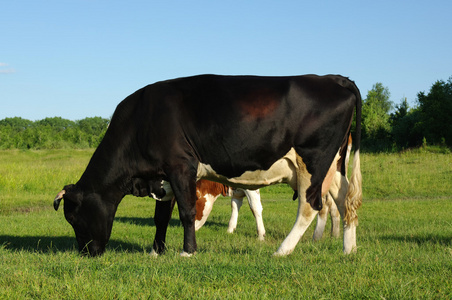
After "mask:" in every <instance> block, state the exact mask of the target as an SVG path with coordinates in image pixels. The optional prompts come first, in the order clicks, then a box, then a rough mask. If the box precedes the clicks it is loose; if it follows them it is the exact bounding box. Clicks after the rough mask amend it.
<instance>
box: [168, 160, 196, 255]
mask: <svg viewBox="0 0 452 300" xmlns="http://www.w3.org/2000/svg"><path fill="white" fill-rule="evenodd" d="M182 169H184V167H183V166H182V167H179V168H178V170H179V171H182ZM171 186H172V188H173V192H174V195H175V197H176V202H177V206H178V208H179V218H180V220H181V222H182V226H183V227H184V246H183V252H182V253H181V255H182V256H191V255H193V254H194V253H195V252H196V249H197V244H196V235H195V218H196V169H193V170H191V169H190V170H185V172H180V173H178V174H176V175H173V176H171Z"/></svg>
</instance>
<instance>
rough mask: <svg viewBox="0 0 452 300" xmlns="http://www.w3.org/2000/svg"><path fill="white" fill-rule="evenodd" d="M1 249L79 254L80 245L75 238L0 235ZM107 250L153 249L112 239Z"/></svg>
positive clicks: (141, 250) (140, 250) (138, 250)
mask: <svg viewBox="0 0 452 300" xmlns="http://www.w3.org/2000/svg"><path fill="white" fill-rule="evenodd" d="M0 248H2V249H6V250H11V251H27V252H33V253H46V254H51V253H57V252H72V251H73V252H78V245H77V241H76V240H75V237H68V236H60V237H48V236H12V235H0ZM107 250H110V251H112V250H113V251H120V252H124V251H127V252H143V251H144V250H146V251H150V250H151V249H150V248H149V249H143V247H142V246H140V245H138V244H133V243H127V242H124V241H120V240H115V239H111V240H110V241H109V242H108V245H107Z"/></svg>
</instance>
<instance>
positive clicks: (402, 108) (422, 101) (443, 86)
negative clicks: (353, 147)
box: [362, 77, 452, 152]
mask: <svg viewBox="0 0 452 300" xmlns="http://www.w3.org/2000/svg"><path fill="white" fill-rule="evenodd" d="M389 99H390V92H389V89H388V88H387V87H384V86H383V84H382V83H376V84H375V85H374V86H373V88H372V89H371V90H370V91H368V93H367V97H366V98H365V99H364V100H363V109H362V129H363V132H362V136H363V139H362V144H363V148H364V150H367V151H372V152H394V151H400V150H404V149H409V148H414V147H421V146H424V147H425V146H427V145H435V146H440V147H442V148H445V149H447V148H451V147H452V77H450V78H449V80H447V81H444V80H438V81H436V82H435V83H434V84H433V85H432V86H431V88H430V91H429V92H428V93H425V92H419V93H418V94H417V99H416V105H415V106H414V107H410V106H409V104H408V101H407V99H406V98H404V99H402V101H401V103H399V104H397V105H395V106H394V104H393V102H392V101H390V100H389Z"/></svg>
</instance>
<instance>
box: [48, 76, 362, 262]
mask: <svg viewBox="0 0 452 300" xmlns="http://www.w3.org/2000/svg"><path fill="white" fill-rule="evenodd" d="M355 109H356V122H357V123H356V137H355V139H354V141H355V144H356V146H355V159H354V163H353V165H354V167H353V169H354V170H353V173H352V176H351V182H350V185H348V180H347V178H346V177H345V167H344V159H343V157H345V152H346V150H347V149H346V148H347V139H348V135H349V133H350V128H351V124H352V120H353V114H354V111H355ZM360 124H361V96H360V93H359V90H358V88H357V87H356V85H355V84H354V83H353V82H352V81H350V80H349V79H347V78H345V77H342V76H338V75H327V76H315V75H305V76H290V77H289V76H287V77H258V76H217V75H200V76H194V77H187V78H179V79H174V80H168V81H162V82H157V83H155V84H151V85H148V86H146V87H144V88H142V89H140V90H138V91H136V92H135V93H133V94H132V95H130V96H128V97H127V98H126V99H125V100H124V101H122V102H121V103H120V104H119V105H118V107H117V108H116V110H115V112H114V115H113V117H112V120H111V123H110V126H109V128H108V130H107V132H106V134H105V137H104V138H103V140H102V142H101V143H100V145H99V147H98V148H97V149H96V151H95V152H94V154H93V156H92V158H91V160H90V162H89V164H88V166H87V168H86V170H85V172H84V173H83V175H82V177H81V178H80V180H79V181H78V182H77V183H76V184H75V185H74V184H72V185H67V186H65V187H64V189H63V190H62V191H61V192H60V193H59V194H58V196H57V197H56V198H55V200H54V207H55V209H58V206H59V204H60V201H61V199H63V198H64V200H65V201H64V214H65V217H66V220H67V221H68V222H69V223H70V224H71V225H72V227H73V228H74V231H75V236H76V239H77V242H78V245H79V250H80V251H81V252H82V253H88V254H89V255H93V256H95V255H99V254H102V253H103V252H104V251H105V246H106V244H107V242H108V240H109V238H110V234H111V229H112V224H113V219H114V216H115V213H116V209H117V207H118V204H119V203H120V202H121V199H122V198H123V197H124V196H125V195H127V194H133V195H136V196H145V195H152V196H153V197H154V198H157V199H160V200H170V199H171V198H172V193H174V196H175V198H176V201H177V204H178V207H179V215H180V219H181V222H182V224H183V227H184V244H183V250H184V252H183V254H188V255H191V254H192V253H194V252H195V251H196V249H197V245H196V239H195V226H194V224H195V215H196V207H195V202H196V181H197V180H198V179H201V178H205V179H209V180H213V181H217V182H221V183H224V184H228V185H229V186H233V187H240V188H249V189H257V188H260V187H263V186H266V185H269V184H274V183H278V182H286V183H288V184H289V185H290V186H291V187H292V188H293V189H294V191H296V192H297V193H298V195H299V207H298V215H297V219H296V222H295V225H294V227H293V229H292V231H291V232H290V233H289V235H288V236H287V238H286V239H285V240H284V242H283V243H282V245H281V246H280V248H279V249H278V251H277V252H276V253H275V254H276V255H285V254H288V253H290V252H291V251H292V250H293V249H294V248H295V245H296V244H297V242H298V240H299V239H300V237H301V236H302V234H303V233H304V231H305V229H306V227H307V226H308V225H309V223H310V222H311V221H312V219H313V218H314V216H315V213H314V210H313V209H315V210H319V209H320V208H321V206H322V200H321V195H322V192H323V193H325V192H326V191H328V189H329V186H330V184H331V182H332V181H333V182H335V184H336V185H337V186H338V191H339V190H341V192H340V193H342V194H344V195H345V193H347V197H345V196H344V197H343V198H344V200H343V201H339V202H340V203H337V204H338V207H339V210H340V211H341V214H342V217H343V218H344V222H345V230H344V252H346V253H349V252H350V251H353V250H355V249H356V238H355V226H356V224H357V216H356V212H355V211H356V209H357V207H358V206H359V205H360V203H361V173H360V168H359V143H360V131H361V125H360ZM335 164H337V166H338V167H337V168H336V165H335ZM330 167H331V168H330ZM330 169H331V170H332V171H331V170H330ZM336 169H337V171H338V175H337V176H334V172H336ZM329 170H330V172H329ZM331 172H332V173H331ZM327 173H329V175H327ZM330 173H331V174H333V175H331V174H330ZM333 177H334V178H336V179H334V180H333ZM168 183H169V184H168ZM170 202H171V201H158V202H157V204H156V216H155V222H156V226H157V233H156V237H155V240H154V246H153V250H154V253H161V252H163V251H164V249H165V236H166V228H167V226H168V222H169V218H170V210H171V206H170Z"/></svg>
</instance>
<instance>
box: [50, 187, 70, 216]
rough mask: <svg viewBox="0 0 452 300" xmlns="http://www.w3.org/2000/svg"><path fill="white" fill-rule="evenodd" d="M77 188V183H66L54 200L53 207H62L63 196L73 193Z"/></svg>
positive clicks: (56, 208)
mask: <svg viewBox="0 0 452 300" xmlns="http://www.w3.org/2000/svg"><path fill="white" fill-rule="evenodd" d="M74 190H75V185H74V184H70V185H66V186H65V187H64V188H63V189H62V190H61V191H60V192H59V193H58V194H57V195H56V197H55V199H54V200H53V208H55V210H58V208H59V207H60V202H61V200H63V198H65V197H67V195H69V194H72V193H73V192H74Z"/></svg>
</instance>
